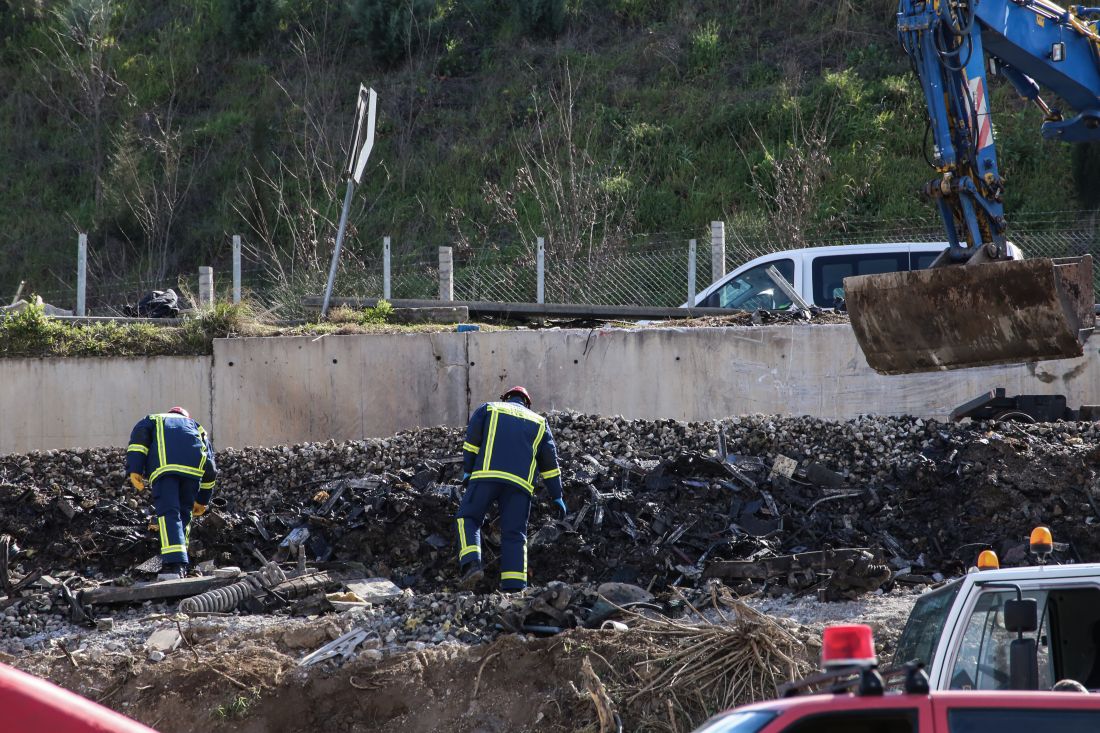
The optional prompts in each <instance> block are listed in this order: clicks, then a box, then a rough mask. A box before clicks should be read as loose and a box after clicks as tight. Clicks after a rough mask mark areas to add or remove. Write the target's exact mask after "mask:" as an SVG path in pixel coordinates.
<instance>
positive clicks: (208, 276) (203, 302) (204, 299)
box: [199, 266, 214, 308]
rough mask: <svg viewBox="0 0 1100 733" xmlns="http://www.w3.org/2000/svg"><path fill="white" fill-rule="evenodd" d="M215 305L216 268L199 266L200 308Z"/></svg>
mask: <svg viewBox="0 0 1100 733" xmlns="http://www.w3.org/2000/svg"><path fill="white" fill-rule="evenodd" d="M213 307H214V268H213V267H205V266H204V267H200V268H199V308H213Z"/></svg>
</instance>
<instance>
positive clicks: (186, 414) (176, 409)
mask: <svg viewBox="0 0 1100 733" xmlns="http://www.w3.org/2000/svg"><path fill="white" fill-rule="evenodd" d="M168 412H169V413H172V412H174V413H176V414H177V415H183V416H184V417H186V418H188V419H190V417H191V413H190V412H188V411H187V410H185V409H183V408H182V407H180V406H179V405H176V406H175V407H173V408H172V409H171V410H169V411H168Z"/></svg>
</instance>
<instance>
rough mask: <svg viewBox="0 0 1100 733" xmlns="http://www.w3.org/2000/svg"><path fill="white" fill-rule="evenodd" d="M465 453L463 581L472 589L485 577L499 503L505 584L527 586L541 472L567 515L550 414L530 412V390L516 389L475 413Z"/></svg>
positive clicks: (507, 586) (560, 510)
mask: <svg viewBox="0 0 1100 733" xmlns="http://www.w3.org/2000/svg"><path fill="white" fill-rule="evenodd" d="M462 451H463V453H462V455H463V458H464V465H465V469H466V474H465V475H464V476H463V483H465V484H467V489H466V493H465V494H464V495H463V496H462V502H461V503H460V504H459V507H458V514H457V516H456V523H457V525H458V561H459V565H460V567H461V570H462V581H461V584H462V586H463V587H464V588H468V589H469V588H473V587H474V586H475V585H476V584H477V583H478V581H480V580H481V578H482V577H484V571H483V569H482V564H481V524H482V522H484V521H485V515H486V513H487V512H488V511H489V507H490V506H491V505H492V504H493V502H496V503H497V504H498V505H499V506H500V530H501V543H500V544H501V547H500V588H501V590H503V591H508V592H510V591H519V590H523V589H524V588H526V587H527V517H528V514H529V512H530V510H531V498H532V496H533V495H534V493H535V474H536V473H538V475H539V477H541V478H542V480H543V484H544V485H545V487H546V490H547V491H548V492H549V493H550V496H551V498H552V499H553V502H554V506H555V508H556V509H557V512H558V514H559V515H560V516H561V517H562V518H564V517H565V515H566V508H565V501H564V500H563V499H562V490H561V469H560V468H559V467H558V451H557V448H556V447H555V446H554V438H553V436H552V435H551V434H550V428H549V426H547V424H546V418H544V417H542V416H541V415H539V414H537V413H535V412H533V411H532V410H531V396H530V395H529V394H527V390H526V389H524V388H523V387H512V388H511V389H509V390H508V391H507V392H505V393H504V394H502V395H501V396H500V402H488V403H486V404H484V405H482V406H481V407H479V408H477V410H475V411H474V414H473V416H472V417H471V418H470V424H469V426H468V427H467V428H466V442H465V443H463V445H462Z"/></svg>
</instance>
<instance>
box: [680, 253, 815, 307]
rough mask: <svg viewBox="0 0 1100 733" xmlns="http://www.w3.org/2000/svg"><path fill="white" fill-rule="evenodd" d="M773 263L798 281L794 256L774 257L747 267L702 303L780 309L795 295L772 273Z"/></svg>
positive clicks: (789, 279) (788, 280)
mask: <svg viewBox="0 0 1100 733" xmlns="http://www.w3.org/2000/svg"><path fill="white" fill-rule="evenodd" d="M772 266H774V267H775V269H777V270H779V273H780V274H781V275H783V277H785V278H787V282H789V283H791V284H792V285H793V284H794V260H791V259H784V260H772V261H771V262H764V263H762V264H759V265H757V266H756V267H750V268H749V269H748V270H745V271H744V272H742V273H741V274H740V275H738V276H737V277H735V278H733V279H731V280H730V281H729V282H727V283H725V284H724V285H722V287H720V288H718V289H717V290H715V291H714V292H713V293H711V294H710V295H708V296H707V299H706V301H705V302H704V303H701V305H703V306H705V307H707V308H735V309H737V310H747V311H754V310H757V309H758V308H763V309H764V310H778V309H780V308H787V307H789V306H790V305H791V299H790V298H788V297H787V296H786V294H785V293H784V292H783V291H782V290H780V289H779V288H778V287H776V285H775V283H773V282H772V279H771V278H770V277H768V268H769V267H772ZM830 305H832V303H830Z"/></svg>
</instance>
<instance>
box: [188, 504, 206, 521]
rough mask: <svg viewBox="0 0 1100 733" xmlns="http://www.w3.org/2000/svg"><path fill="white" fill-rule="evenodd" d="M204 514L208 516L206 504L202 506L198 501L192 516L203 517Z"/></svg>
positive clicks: (193, 508)
mask: <svg viewBox="0 0 1100 733" xmlns="http://www.w3.org/2000/svg"><path fill="white" fill-rule="evenodd" d="M203 514H206V504H200V503H198V502H197V501H196V502H195V506H193V507H191V516H192V517H201V516H202V515H203Z"/></svg>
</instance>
